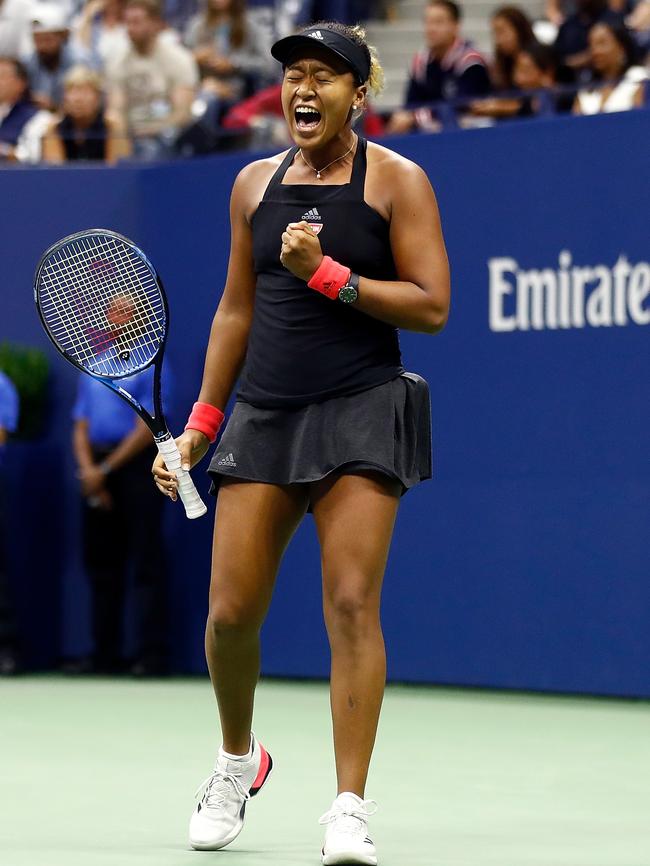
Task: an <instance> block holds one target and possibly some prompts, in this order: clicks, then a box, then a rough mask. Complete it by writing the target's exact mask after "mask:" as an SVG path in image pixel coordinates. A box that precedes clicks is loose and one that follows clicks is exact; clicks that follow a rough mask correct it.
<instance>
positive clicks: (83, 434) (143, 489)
mask: <svg viewBox="0 0 650 866" xmlns="http://www.w3.org/2000/svg"><path fill="white" fill-rule="evenodd" d="M152 376H153V369H152V368H150V369H149V370H148V371H146V372H145V373H141V374H140V375H138V376H134V377H131V378H129V379H125V380H123V383H122V384H123V385H124V388H125V389H126V390H127V391H129V393H130V394H132V395H133V396H134V397H135V398H136V399H137V400H138V401H139V402H141V403H142V404H143V405H144V406H148V405H150V401H151V391H152ZM73 421H74V432H73V449H74V455H75V459H76V462H77V474H78V478H79V481H80V483H81V492H82V495H83V499H84V507H83V558H84V565H85V569H86V572H87V574H88V577H89V580H90V584H91V587H92V631H93V638H94V657H93V663H94V669H95V670H96V671H97V672H98V673H118V672H120V671H121V670H123V669H124V660H123V657H122V642H123V641H122V621H123V612H124V602H125V591H126V581H127V573H129V571H130V573H131V574H132V576H133V580H134V587H135V605H136V631H137V648H136V658H135V661H134V663H133V666H132V668H131V670H132V672H133V673H134V674H136V675H141V676H146V675H157V674H163V673H165V672H166V669H167V641H166V578H167V575H166V570H165V560H164V553H163V543H162V533H161V520H162V508H161V505H160V501H159V500H161V498H162V497H160V496H158V495H157V493H156V490H155V488H154V487H153V485H152V484H151V463H152V460H153V450H154V445H153V440H152V437H151V433H150V432H149V429H148V428H147V426H146V425H145V424H144V422H143V421H141V420H140V418H139V417H138V416H137V415H136V413H135V412H134V411H133V410H132V409H131V408H130V407H129V406H128V405H127V404H126V403H124V401H122V400H121V399H120V398H119V397H118V396H117V395H116V394H113V393H111V392H110V391H109V390H108V388H106V387H105V386H104V385H102V384H101V382H97V381H96V380H94V379H91V378H90V377H89V376H81V377H80V378H79V387H78V393H77V400H76V403H75V406H74V410H73Z"/></svg>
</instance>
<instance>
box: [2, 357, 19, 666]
mask: <svg viewBox="0 0 650 866" xmlns="http://www.w3.org/2000/svg"><path fill="white" fill-rule="evenodd" d="M17 425H18V393H17V391H16V389H15V388H14V385H13V383H12V381H11V379H9V377H8V376H6V375H5V374H4V373H3V372H2V371H1V370H0V675H4V676H7V675H9V674H14V673H16V672H17V671H18V669H19V657H18V650H19V648H18V637H17V634H16V624H15V621H14V615H13V607H12V604H11V599H10V591H9V581H8V577H7V561H6V553H5V536H6V526H5V489H4V478H3V475H2V460H3V456H4V451H5V446H6V443H7V438H8V436H9V434H10V433H13V432H14V430H15V429H16V427H17Z"/></svg>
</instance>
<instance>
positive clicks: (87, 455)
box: [72, 419, 95, 472]
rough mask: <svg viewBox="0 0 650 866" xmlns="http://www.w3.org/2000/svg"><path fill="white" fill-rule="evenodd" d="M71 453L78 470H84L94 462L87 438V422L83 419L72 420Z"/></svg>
mask: <svg viewBox="0 0 650 866" xmlns="http://www.w3.org/2000/svg"><path fill="white" fill-rule="evenodd" d="M72 453H73V454H74V459H75V460H76V462H77V468H78V469H79V471H80V472H84V471H85V470H86V469H89V468H90V467H91V466H93V465H94V463H95V460H94V458H93V450H92V447H91V445H90V439H89V438H88V422H87V421H86V420H85V419H84V420H81V421H75V422H74V427H73V428H72Z"/></svg>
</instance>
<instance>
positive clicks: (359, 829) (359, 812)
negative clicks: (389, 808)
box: [318, 800, 377, 836]
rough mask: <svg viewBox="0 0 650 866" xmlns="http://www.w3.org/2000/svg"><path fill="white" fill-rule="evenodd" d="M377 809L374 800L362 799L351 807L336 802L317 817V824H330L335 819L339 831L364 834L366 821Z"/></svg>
mask: <svg viewBox="0 0 650 866" xmlns="http://www.w3.org/2000/svg"><path fill="white" fill-rule="evenodd" d="M376 811H377V802H376V801H375V800H362V801H361V802H360V803H357V804H355V806H353V807H352V808H350V807H347V806H344V805H343V804H337V805H336V806H334V807H333V808H331V809H330V810H329V811H328V812H325V814H324V815H321V816H320V818H319V819H318V823H319V824H331V823H332V821H336V830H337V832H341V833H349V834H351V835H357V834H359V833H363V835H364V836H365V834H366V821H367V820H368V818H370V816H371V815H374V814H375V812H376Z"/></svg>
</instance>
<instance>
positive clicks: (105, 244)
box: [34, 229, 207, 519]
mask: <svg viewBox="0 0 650 866" xmlns="http://www.w3.org/2000/svg"><path fill="white" fill-rule="evenodd" d="M34 299H35V301H36V307H37V309H38V313H39V315H40V317H41V322H42V323H43V327H44V328H45V331H46V333H47V335H48V337H49V338H50V340H51V341H52V342H53V343H54V345H55V347H56V348H57V349H58V351H59V352H61V354H62V355H63V357H64V358H65V359H66V360H67V361H69V362H70V363H71V364H73V365H74V366H75V367H77V369H79V370H81V371H82V372H83V373H87V374H88V375H89V376H92V377H93V379H97V380H98V381H100V382H101V383H102V384H103V385H106V387H107V388H110V389H111V390H112V391H114V392H115V393H116V394H117V395H119V396H120V397H121V398H122V399H123V400H125V401H126V402H127V403H128V404H129V406H131V407H132V408H133V409H135V411H136V412H137V413H138V415H139V416H140V417H141V418H142V420H143V421H144V422H145V424H146V425H147V427H149V429H150V430H151V432H152V434H153V438H154V440H155V442H156V445H157V446H158V451H159V452H160V453H161V454H162V456H163V458H164V460H165V464H166V466H167V469H169V471H170V472H174V473H176V477H177V479H178V492H179V495H180V497H181V500H182V501H183V505H184V506H185V513H186V514H187V516H188V517H189V518H190V519H193V518H195V517H201V515H203V514H205V512H206V511H207V508H206V506H205V503H204V502H203V500H202V499H201V497H200V496H199V494H198V492H197V490H196V487H195V486H194V484H193V482H192V479H191V478H190V474H189V472H185V471H184V470H183V469H182V468H181V455H180V453H179V451H178V448H177V447H176V442H175V441H174V438H173V436H172V435H171V433H170V432H169V430H168V428H167V423H166V421H165V416H164V414H163V409H162V398H161V391H160V374H161V369H162V360H163V354H164V351H165V342H166V340H167V331H168V326H169V308H168V306H167V298H166V297H165V292H164V289H163V286H162V282H161V280H160V277H159V276H158V274H157V273H156V270H155V268H154V267H153V265H152V264H151V262H150V261H149V259H148V258H147V257H146V256H145V254H144V253H143V252H142V250H140V249H139V248H138V247H136V245H135V244H134V243H132V242H131V241H130V240H128V238H125V237H123V236H122V235H120V234H117V232H113V231H109V230H108V229H89V230H88V231H83V232H76V233H75V234H73V235H69V236H68V237H65V238H62V239H61V240H60V241H57V242H56V243H55V244H53V245H52V246H51V247H49V249H47V250H46V251H45V252H44V253H43V255H42V256H41V259H40V261H39V263H38V267H37V268H36V275H35V277H34ZM151 364H153V365H154V379H153V411H154V414H153V415H150V414H149V412H147V410H146V409H145V408H144V407H143V406H142V405H141V404H140V403H139V402H138V401H137V400H136V399H135V398H134V397H133V396H132V395H131V394H129V393H128V391H126V390H125V389H124V388H123V387H122V386H121V385H120V381H119V380H120V379H123V378H125V377H126V376H133V375H135V374H136V373H141V372H142V371H143V370H145V369H146V368H147V367H149V366H151Z"/></svg>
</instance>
